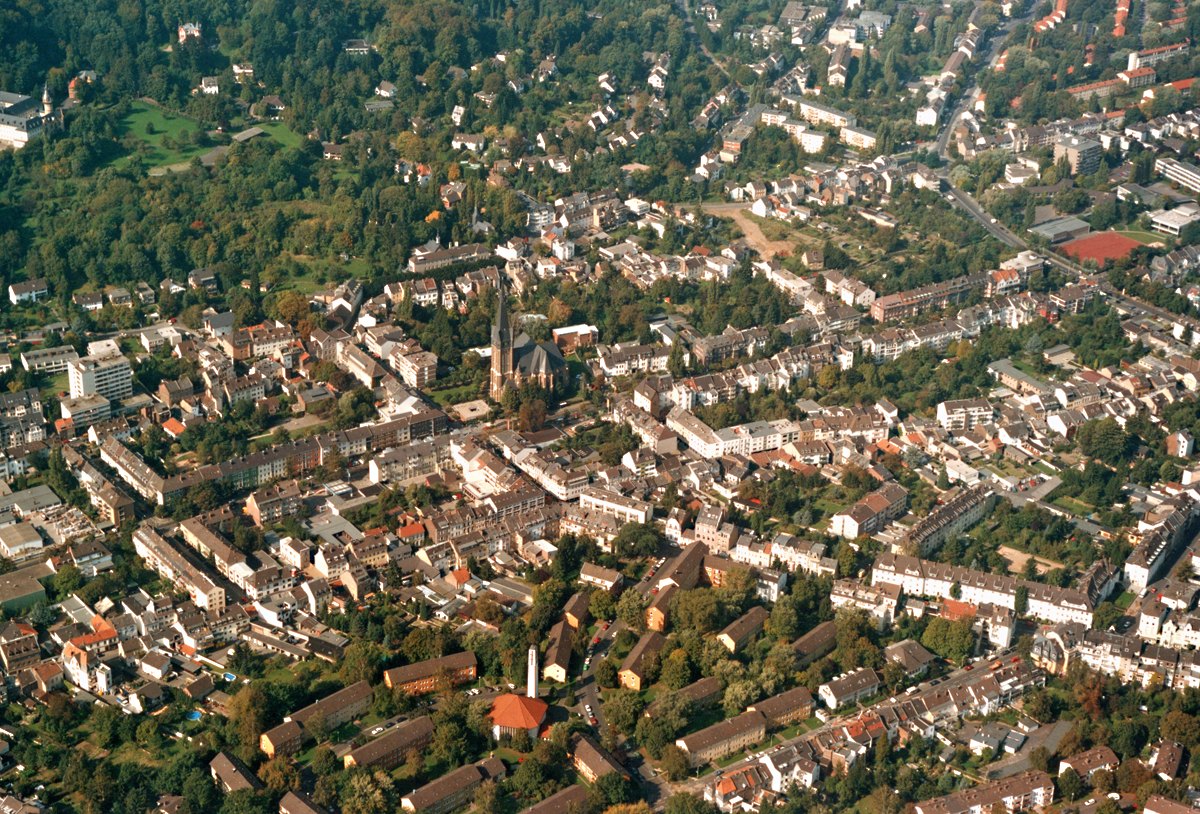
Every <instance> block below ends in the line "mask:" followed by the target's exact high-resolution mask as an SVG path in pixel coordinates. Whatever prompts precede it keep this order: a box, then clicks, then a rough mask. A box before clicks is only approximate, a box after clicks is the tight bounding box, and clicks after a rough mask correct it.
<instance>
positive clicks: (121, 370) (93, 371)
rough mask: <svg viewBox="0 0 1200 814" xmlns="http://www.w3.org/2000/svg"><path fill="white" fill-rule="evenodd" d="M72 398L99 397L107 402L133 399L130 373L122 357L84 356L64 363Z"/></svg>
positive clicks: (131, 373)
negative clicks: (131, 397)
mask: <svg viewBox="0 0 1200 814" xmlns="http://www.w3.org/2000/svg"><path fill="white" fill-rule="evenodd" d="M67 374H68V376H69V378H70V382H71V397H72V398H79V397H80V396H87V395H91V394H92V393H99V394H100V395H102V396H104V397H105V398H106V399H108V400H109V401H120V400H121V399H125V398H129V397H130V396H132V395H133V370H132V368H130V366H129V360H128V359H126V358H125V357H124V356H121V355H119V354H118V355H115V356H113V355H98V356H84V357H83V358H82V359H75V360H73V361H71V362H68V363H67Z"/></svg>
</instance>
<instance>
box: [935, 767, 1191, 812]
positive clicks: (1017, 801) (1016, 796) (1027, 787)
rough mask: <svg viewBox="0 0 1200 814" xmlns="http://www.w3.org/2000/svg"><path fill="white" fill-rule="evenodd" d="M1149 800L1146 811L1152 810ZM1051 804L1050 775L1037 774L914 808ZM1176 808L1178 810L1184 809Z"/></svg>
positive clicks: (975, 809) (1018, 808)
mask: <svg viewBox="0 0 1200 814" xmlns="http://www.w3.org/2000/svg"><path fill="white" fill-rule="evenodd" d="M1153 800H1154V797H1150V798H1149V800H1147V802H1146V810H1147V811H1148V812H1149V811H1150V809H1151V802H1152V801H1153ZM1052 802H1054V781H1053V780H1051V779H1050V775H1048V774H1046V773H1045V772H1040V771H1030V772H1023V773H1021V774H1018V775H1014V776H1012V777H1006V778H1004V779H1003V780H1000V781H999V782H996V783H990V784H988V785H986V786H973V787H971V788H968V789H963V790H962V791H959V792H955V793H954V794H950V795H947V796H945V797H935V798H934V799H932V800H925V801H924V802H920V803H917V804H916V806H915V810H916V814H992V813H993V812H994V811H995V810H996V804H997V803H999V804H1002V805H1003V806H1004V808H1005V809H1006V810H1007V811H1009V812H1010V814H1011V812H1017V811H1030V810H1032V809H1033V808H1034V807H1035V806H1036V807H1042V806H1047V805H1049V804H1050V803H1052ZM1175 805H1177V806H1179V807H1180V808H1187V807H1186V806H1182V805H1179V804H1178V803H1176V804H1175ZM1152 814H1182V812H1175V811H1170V810H1166V809H1162V810H1160V809H1156V810H1155V811H1154V812H1153V813H1152Z"/></svg>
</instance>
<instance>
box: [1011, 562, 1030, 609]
mask: <svg viewBox="0 0 1200 814" xmlns="http://www.w3.org/2000/svg"><path fill="white" fill-rule="evenodd" d="M1033 561H1034V559H1033V557H1030V558H1029V559H1028V560H1026V562H1033ZM1015 601H1016V612H1017V615H1018V616H1021V615H1024V613H1025V611H1027V610H1029V589H1028V588H1027V587H1025V586H1024V585H1019V586H1017V595H1016V600H1015Z"/></svg>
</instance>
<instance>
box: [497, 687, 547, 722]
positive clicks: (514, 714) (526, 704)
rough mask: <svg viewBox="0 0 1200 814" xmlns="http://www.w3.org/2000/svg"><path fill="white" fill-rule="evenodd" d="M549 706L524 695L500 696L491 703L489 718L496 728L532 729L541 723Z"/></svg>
mask: <svg viewBox="0 0 1200 814" xmlns="http://www.w3.org/2000/svg"><path fill="white" fill-rule="evenodd" d="M549 708H550V705H549V704H547V703H546V702H545V701H543V700H541V699H540V698H527V697H525V696H524V695H512V694H511V693H510V694H507V695H502V696H500V697H499V698H497V699H496V700H495V701H494V702H492V711H491V713H490V714H489V717H490V718H491V719H492V723H493V724H495V725H496V726H499V727H503V728H506V729H533V728H534V727H536V726H539V725H540V724H541V723H542V719H543V718H545V717H546V710H547V709H549Z"/></svg>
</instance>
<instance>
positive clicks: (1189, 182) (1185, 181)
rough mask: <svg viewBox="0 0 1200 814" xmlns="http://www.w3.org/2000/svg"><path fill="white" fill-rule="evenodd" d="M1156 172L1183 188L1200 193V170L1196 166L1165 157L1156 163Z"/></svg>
mask: <svg viewBox="0 0 1200 814" xmlns="http://www.w3.org/2000/svg"><path fill="white" fill-rule="evenodd" d="M1154 170H1155V172H1157V173H1158V174H1159V175H1162V176H1163V177H1165V178H1166V179H1167V180H1169V181H1174V182H1175V183H1177V184H1179V185H1180V186H1181V187H1186V188H1188V189H1190V190H1191V191H1192V192H1200V168H1197V167H1196V166H1195V165H1194V164H1188V163H1185V162H1183V161H1177V160H1175V159H1174V158H1168V157H1167V156H1163V157H1161V158H1159V159H1157V160H1156V161H1155V162H1154Z"/></svg>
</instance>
